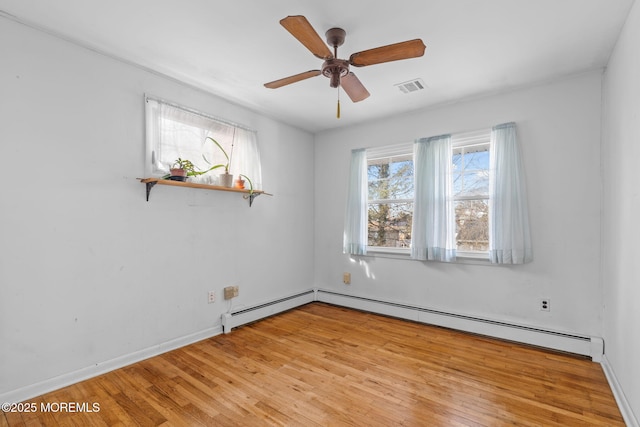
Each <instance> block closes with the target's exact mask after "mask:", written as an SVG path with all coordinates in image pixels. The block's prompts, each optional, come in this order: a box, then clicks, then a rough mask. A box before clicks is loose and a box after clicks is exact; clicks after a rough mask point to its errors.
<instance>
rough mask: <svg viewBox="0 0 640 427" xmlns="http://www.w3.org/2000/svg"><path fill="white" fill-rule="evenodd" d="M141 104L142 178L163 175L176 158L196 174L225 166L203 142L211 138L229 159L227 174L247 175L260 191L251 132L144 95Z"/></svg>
mask: <svg viewBox="0 0 640 427" xmlns="http://www.w3.org/2000/svg"><path fill="white" fill-rule="evenodd" d="M145 101H146V102H145V104H146V106H145V109H146V142H147V144H146V160H145V174H146V176H158V175H164V174H165V173H167V172H169V168H170V167H171V165H172V164H173V162H175V160H176V159H177V158H178V157H180V158H182V159H188V160H190V161H191V162H193V164H194V165H195V166H196V168H197V170H199V171H206V170H207V169H209V168H210V167H211V166H212V165H218V164H226V163H227V159H226V157H225V156H224V154H223V153H222V151H221V150H220V149H219V148H217V147H216V146H215V145H214V144H213V143H212V142H211V141H209V140H207V139H206V138H207V137H211V138H213V139H215V140H216V141H217V142H218V143H219V144H220V145H221V146H222V147H223V148H224V150H225V152H226V153H227V155H229V156H230V157H231V163H230V165H229V172H230V173H232V174H234V175H235V176H236V177H237V176H238V175H239V174H243V175H246V176H248V177H249V179H251V182H252V184H253V188H254V189H255V190H260V189H262V169H261V165H260V152H259V150H258V138H257V133H256V132H255V131H252V130H249V129H246V128H244V127H242V126H239V125H234V124H232V123H227V122H224V121H223V120H221V119H216V118H214V117H211V116H208V115H206V114H205V113H202V112H198V111H195V110H192V109H189V108H187V107H182V106H179V105H176V104H172V103H170V102H167V101H162V100H159V99H155V98H153V97H149V96H146V97H145ZM222 172H224V168H217V169H215V170H213V171H211V172H208V173H207V174H206V175H211V176H216V175H218V174H220V173H222Z"/></svg>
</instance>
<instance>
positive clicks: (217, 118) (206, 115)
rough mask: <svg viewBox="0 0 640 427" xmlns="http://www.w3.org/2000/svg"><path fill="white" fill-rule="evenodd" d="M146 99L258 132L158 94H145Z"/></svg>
mask: <svg viewBox="0 0 640 427" xmlns="http://www.w3.org/2000/svg"><path fill="white" fill-rule="evenodd" d="M144 99H145V102H147V101H148V100H151V101H156V102H162V103H163V104H167V105H170V106H172V107H175V108H180V109H181V110H185V111H188V112H190V113H193V114H197V115H199V116H202V117H206V118H207V119H211V120H215V121H217V122H220V123H224V124H225V125H229V126H233V127H237V128H240V129H243V130H246V131H249V132H254V133H258V131H257V130H255V129H251V128H250V127H248V126H244V125H241V124H239V123H234V122H232V121H229V120H225V119H221V118H220V117H215V116H212V115H211V114H207V113H203V112H202V111H198V110H195V109H193V108H189V107H185V106H184V105H180V104H178V103H175V102H172V101H167V100H166V99H162V98H158V97H156V96H151V95H146V94H145V96H144Z"/></svg>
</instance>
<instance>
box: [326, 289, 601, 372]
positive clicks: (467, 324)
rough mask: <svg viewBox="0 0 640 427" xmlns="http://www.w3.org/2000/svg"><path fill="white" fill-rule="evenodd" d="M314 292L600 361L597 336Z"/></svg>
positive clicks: (408, 317)
mask: <svg viewBox="0 0 640 427" xmlns="http://www.w3.org/2000/svg"><path fill="white" fill-rule="evenodd" d="M316 294H317V299H316V300H317V301H321V302H326V303H329V304H334V305H339V306H343V307H350V308H354V309H358V310H363V311H369V312H372V313H377V314H383V315H387V316H392V317H397V318H401V319H406V320H412V321H415V322H420V323H426V324H430V325H436V326H443V327H446V328H451V329H457V330H460V331H464V332H471V333H476V334H480V335H487V336H490V337H494V338H500V339H505V340H509V341H515V342H520V343H525V344H530V345H536V346H539V347H545V348H550V349H554V350H559V351H566V352H569V353H574V354H580V355H583V356H590V357H591V359H592V360H593V361H594V362H600V361H601V360H602V355H603V354H604V342H603V340H602V338H600V337H589V336H584V335H576V334H570V333H564V332H558V331H550V330H545V329H539V328H534V327H530V326H523V325H517V324H510V323H506V322H500V321H494V320H488V319H482V318H477V317H472V316H466V315H461V314H454V313H447V312H443V311H438V310H432V309H428V308H424V307H418V306H413V305H406V304H399V303H393V302H388V301H380V300H374V299H370V298H364V297H359V296H354V295H345V294H341V293H337V292H332V291H325V290H320V289H319V290H317V292H316Z"/></svg>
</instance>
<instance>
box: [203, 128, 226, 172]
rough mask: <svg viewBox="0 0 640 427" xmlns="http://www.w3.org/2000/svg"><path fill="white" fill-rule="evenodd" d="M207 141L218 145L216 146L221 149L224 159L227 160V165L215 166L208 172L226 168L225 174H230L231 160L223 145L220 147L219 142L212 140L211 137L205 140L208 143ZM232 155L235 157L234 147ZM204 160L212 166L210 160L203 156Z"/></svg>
mask: <svg viewBox="0 0 640 427" xmlns="http://www.w3.org/2000/svg"><path fill="white" fill-rule="evenodd" d="M207 139H210V140H211V142H213V143H214V144H216V146H217V147H218V148H219V149H220V151H222V154H224V157H225V158H226V159H227V163H223V164H219V165H213V166H211V168H209V170H207V172H208V171H210V170H213V169H217V168H224V172H225V173H229V164H230V163H231V158H230V157H229V155H228V154H227V152H226V151H225V150H224V148H222V145H220V143H219V142H218V141H216V140H215V139H213V138H211V137H210V136H208V137H207V138H206V139H205V142H207ZM231 150H232V151H231V155H233V145H232V146H231ZM202 158H203V159H204V161H205V162H207V164H209V165H210V164H211V163H210V162H209V160H207V158H206V157H205V155H204V154H203V155H202Z"/></svg>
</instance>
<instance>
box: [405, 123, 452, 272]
mask: <svg viewBox="0 0 640 427" xmlns="http://www.w3.org/2000/svg"><path fill="white" fill-rule="evenodd" d="M414 177H415V203H414V208H413V226H412V233H411V257H412V258H414V259H419V260H436V261H455V259H456V245H455V217H454V212H453V205H452V203H451V200H450V197H449V195H450V194H451V135H441V136H434V137H430V138H421V139H419V140H417V141H416V142H415V144H414Z"/></svg>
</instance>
